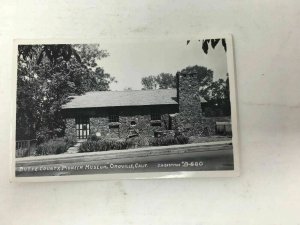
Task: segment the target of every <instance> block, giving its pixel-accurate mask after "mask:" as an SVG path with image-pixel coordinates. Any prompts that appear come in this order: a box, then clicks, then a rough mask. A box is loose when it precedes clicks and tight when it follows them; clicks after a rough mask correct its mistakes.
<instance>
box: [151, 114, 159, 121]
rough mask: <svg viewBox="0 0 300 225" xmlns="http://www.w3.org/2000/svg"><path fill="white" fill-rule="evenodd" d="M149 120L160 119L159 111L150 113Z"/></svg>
mask: <svg viewBox="0 0 300 225" xmlns="http://www.w3.org/2000/svg"><path fill="white" fill-rule="evenodd" d="M151 120H161V115H160V114H159V113H152V114H151Z"/></svg>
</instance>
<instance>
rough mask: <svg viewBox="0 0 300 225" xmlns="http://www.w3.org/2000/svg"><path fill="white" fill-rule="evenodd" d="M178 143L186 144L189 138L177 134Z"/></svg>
mask: <svg viewBox="0 0 300 225" xmlns="http://www.w3.org/2000/svg"><path fill="white" fill-rule="evenodd" d="M176 139H177V142H178V144H187V143H189V138H188V137H186V136H183V135H179V136H177V137H176Z"/></svg>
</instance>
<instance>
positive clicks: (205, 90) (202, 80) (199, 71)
mask: <svg viewBox="0 0 300 225" xmlns="http://www.w3.org/2000/svg"><path fill="white" fill-rule="evenodd" d="M180 73H181V74H187V75H188V74H196V75H197V79H198V83H199V84H200V85H199V92H200V95H201V96H202V97H203V98H204V99H205V100H208V99H210V94H211V84H212V82H213V75H214V73H213V71H212V70H210V69H207V68H206V67H203V66H198V65H195V66H188V67H186V68H185V69H183V70H181V71H180Z"/></svg>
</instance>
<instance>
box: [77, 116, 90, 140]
mask: <svg viewBox="0 0 300 225" xmlns="http://www.w3.org/2000/svg"><path fill="white" fill-rule="evenodd" d="M75 122H76V136H77V138H78V139H87V138H88V136H89V135H90V119H89V118H76V120H75Z"/></svg>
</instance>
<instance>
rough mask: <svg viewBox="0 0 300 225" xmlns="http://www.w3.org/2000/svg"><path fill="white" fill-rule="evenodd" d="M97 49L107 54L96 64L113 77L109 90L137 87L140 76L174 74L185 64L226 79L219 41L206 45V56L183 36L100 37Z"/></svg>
mask: <svg viewBox="0 0 300 225" xmlns="http://www.w3.org/2000/svg"><path fill="white" fill-rule="evenodd" d="M100 48H101V49H104V50H107V51H108V53H109V56H108V57H106V58H103V59H101V60H99V61H98V62H97V63H98V65H99V66H100V67H102V68H103V69H104V71H105V72H106V73H109V74H110V75H111V76H114V77H115V78H116V80H117V81H118V82H117V83H113V84H111V85H110V88H111V90H112V91H122V90H124V89H126V88H131V89H133V90H140V89H141V88H142V84H141V79H142V77H145V76H149V75H158V74H160V73H171V74H173V75H175V74H176V72H177V71H181V70H182V69H184V68H186V67H187V66H194V65H199V66H205V67H207V68H208V69H211V70H212V71H213V72H214V80H217V79H219V78H223V79H226V73H227V60H226V52H225V51H224V49H223V46H222V45H221V43H219V44H218V45H217V47H216V48H215V49H212V48H209V51H208V54H207V55H206V54H205V53H204V52H203V50H202V45H201V43H200V42H199V41H198V40H191V41H190V43H189V44H188V45H187V42H186V39H178V38H177V39H121V40H117V39H116V40H103V41H101V42H100Z"/></svg>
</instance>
